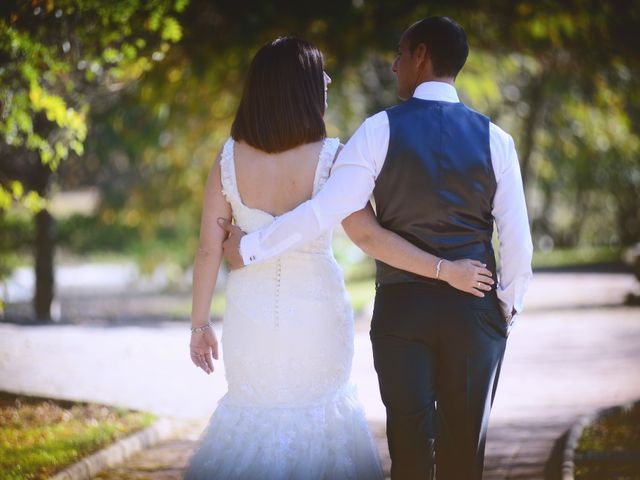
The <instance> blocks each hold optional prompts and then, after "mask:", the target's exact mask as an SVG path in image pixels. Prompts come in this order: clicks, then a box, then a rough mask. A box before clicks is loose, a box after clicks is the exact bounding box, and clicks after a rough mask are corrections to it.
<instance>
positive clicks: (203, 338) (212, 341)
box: [191, 153, 231, 373]
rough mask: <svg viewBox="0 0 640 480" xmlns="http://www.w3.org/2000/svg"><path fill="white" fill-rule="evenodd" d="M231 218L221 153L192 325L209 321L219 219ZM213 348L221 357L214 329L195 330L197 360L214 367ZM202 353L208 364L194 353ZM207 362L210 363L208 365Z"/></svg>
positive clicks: (198, 262) (205, 211) (205, 209)
mask: <svg viewBox="0 0 640 480" xmlns="http://www.w3.org/2000/svg"><path fill="white" fill-rule="evenodd" d="M218 218H225V219H229V220H230V219H231V207H230V205H229V203H227V201H226V199H225V198H224V195H223V193H222V181H221V178H220V153H219V154H218V157H217V158H216V161H215V163H214V164H213V166H212V167H211V170H210V171H209V175H208V177H207V183H206V185H205V191H204V201H203V206H202V216H201V219H200V238H199V244H198V251H197V253H196V255H195V259H194V264H193V287H192V300H191V326H192V327H199V326H203V325H207V324H208V322H209V317H210V311H211V300H212V298H213V293H214V290H215V287H216V282H217V280H218V270H219V269H220V263H221V262H222V242H223V241H224V239H225V236H226V232H225V231H224V230H223V229H222V228H221V227H220V226H219V225H218V223H217V219H218ZM208 347H211V348H212V352H211V353H212V354H213V357H214V358H217V357H218V352H217V340H216V338H215V334H214V333H213V330H212V329H210V328H209V329H206V330H204V332H196V333H194V334H192V338H191V355H192V360H193V361H194V363H195V364H196V365H197V366H199V367H201V368H202V369H203V370H205V371H207V373H209V372H208V370H213V365H212V364H211V363H210V357H209V356H208V355H209V353H210V350H209V349H208ZM198 354H202V355H204V356H205V357H204V359H205V360H206V364H202V363H201V362H200V360H199V359H198V358H197V357H195V358H194V355H196V356H197V355H198ZM207 364H208V367H209V368H207Z"/></svg>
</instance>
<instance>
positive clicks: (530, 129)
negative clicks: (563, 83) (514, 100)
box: [520, 72, 547, 191]
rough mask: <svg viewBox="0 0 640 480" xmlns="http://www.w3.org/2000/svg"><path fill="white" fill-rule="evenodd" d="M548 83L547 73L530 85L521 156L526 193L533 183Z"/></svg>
mask: <svg viewBox="0 0 640 480" xmlns="http://www.w3.org/2000/svg"><path fill="white" fill-rule="evenodd" d="M546 82H547V76H546V73H545V72H542V73H541V74H540V75H539V76H537V77H534V78H532V79H531V83H530V84H529V95H528V101H529V114H528V115H527V118H526V119H525V121H524V130H523V132H522V149H521V155H520V169H521V171H522V183H523V185H524V188H525V191H526V188H527V185H528V184H529V182H530V181H531V155H532V153H533V149H534V147H535V137H536V132H537V131H538V127H539V125H540V120H541V118H542V111H543V107H544V100H545V98H544V90H545V84H546Z"/></svg>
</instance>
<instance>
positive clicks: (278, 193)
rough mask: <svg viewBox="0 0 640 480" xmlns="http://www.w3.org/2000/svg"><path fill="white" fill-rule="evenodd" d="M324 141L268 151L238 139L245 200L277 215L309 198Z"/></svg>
mask: <svg viewBox="0 0 640 480" xmlns="http://www.w3.org/2000/svg"><path fill="white" fill-rule="evenodd" d="M322 144H323V141H322V140H321V141H318V142H312V143H306V144H303V145H299V146H297V147H295V148H292V149H290V150H286V151H284V152H280V153H266V152H264V151H262V150H258V149H256V148H254V147H252V146H251V145H249V144H247V143H245V142H243V141H239V142H236V143H235V145H234V160H235V167H236V180H237V184H238V190H239V192H240V197H241V199H242V203H244V204H245V205H246V206H247V207H250V208H257V209H260V210H263V211H265V212H267V213H270V214H271V215H275V216H277V215H281V214H283V213H285V212H288V211H289V210H293V209H294V208H295V207H296V206H298V205H299V204H301V203H303V202H304V201H306V200H309V199H310V198H311V195H312V193H313V181H314V177H315V171H316V167H317V165H318V156H319V155H320V151H321V150H322Z"/></svg>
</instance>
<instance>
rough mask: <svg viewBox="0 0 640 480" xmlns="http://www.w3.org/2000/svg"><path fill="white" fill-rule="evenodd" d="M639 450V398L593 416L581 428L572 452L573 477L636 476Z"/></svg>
mask: <svg viewBox="0 0 640 480" xmlns="http://www.w3.org/2000/svg"><path fill="white" fill-rule="evenodd" d="M639 452H640V402H636V403H634V404H633V405H630V406H629V408H626V409H621V410H618V411H615V412H614V413H612V414H609V415H605V416H603V417H602V418H599V419H597V420H596V421H595V422H593V423H592V424H591V425H589V426H587V427H586V428H585V429H584V431H583V432H582V435H581V436H580V438H579V440H578V447H577V449H576V452H575V456H576V461H575V464H576V465H575V478H576V479H577V480H599V479H601V478H628V479H637V478H638V477H639V476H640V465H639V464H638V453H639ZM594 454H595V455H594ZM598 455H599V456H598ZM594 457H595V458H594Z"/></svg>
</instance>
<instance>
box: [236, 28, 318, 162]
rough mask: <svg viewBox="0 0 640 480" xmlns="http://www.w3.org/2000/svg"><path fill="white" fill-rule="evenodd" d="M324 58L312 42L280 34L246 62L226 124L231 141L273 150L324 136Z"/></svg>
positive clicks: (269, 151) (281, 149) (285, 148)
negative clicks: (237, 99)
mask: <svg viewBox="0 0 640 480" xmlns="http://www.w3.org/2000/svg"><path fill="white" fill-rule="evenodd" d="M324 89H325V86H324V60H323V57H322V53H321V52H320V50H318V49H317V48H316V47H315V46H314V45H312V44H311V43H309V42H307V41H305V40H302V39H299V38H295V37H279V38H277V39H276V40H274V41H273V42H269V43H267V44H266V45H264V46H263V47H262V48H260V50H258V52H257V53H256V55H255V56H254V57H253V60H252V61H251V66H250V67H249V72H248V74H247V77H246V79H245V83H244V89H243V92H242V97H241V99H240V105H239V106H238V111H237V113H236V118H235V120H234V121H233V125H232V126H231V136H232V137H233V139H234V140H243V141H245V142H247V143H248V144H249V145H251V146H252V147H255V148H257V149H259V150H263V151H265V152H268V153H278V152H283V151H285V150H289V149H291V148H294V147H297V146H298V145H302V144H304V143H311V142H317V141H319V140H322V139H323V138H325V137H326V136H327V131H326V127H325V124H324V118H323V115H324V109H325V93H324Z"/></svg>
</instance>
